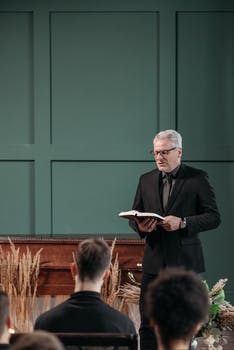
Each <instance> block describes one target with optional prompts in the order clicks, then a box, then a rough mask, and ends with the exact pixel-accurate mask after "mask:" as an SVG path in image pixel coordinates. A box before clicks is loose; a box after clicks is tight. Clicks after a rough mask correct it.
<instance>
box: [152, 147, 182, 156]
mask: <svg viewBox="0 0 234 350" xmlns="http://www.w3.org/2000/svg"><path fill="white" fill-rule="evenodd" d="M176 148H177V147H172V148H170V149H164V150H162V151H151V152H150V153H152V154H153V155H154V157H157V156H159V154H160V156H162V157H165V156H168V154H169V152H171V151H174V150H175V149H176Z"/></svg>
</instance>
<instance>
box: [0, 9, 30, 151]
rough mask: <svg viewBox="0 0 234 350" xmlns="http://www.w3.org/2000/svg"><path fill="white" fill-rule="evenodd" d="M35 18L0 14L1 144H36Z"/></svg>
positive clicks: (26, 13)
mask: <svg viewBox="0 0 234 350" xmlns="http://www.w3.org/2000/svg"><path fill="white" fill-rule="evenodd" d="M32 33H33V15H32V13H31V12H0V51H1V54H0V77H1V79H0V115H1V127H0V143H3V144H11V143H18V144H22V143H27V144H30V143H33V142H34V110H33V108H34V104H33V93H34V90H33V89H34V87H33V40H32Z"/></svg>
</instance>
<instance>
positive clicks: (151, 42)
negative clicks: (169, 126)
mask: <svg viewBox="0 0 234 350" xmlns="http://www.w3.org/2000/svg"><path fill="white" fill-rule="evenodd" d="M157 22H158V20H157V14H155V13H116V14H115V13H109V12H108V13H53V14H52V19H51V32H52V35H51V47H52V59H51V69H52V142H53V143H54V144H75V145H76V146H77V148H82V149H84V150H85V152H86V154H90V152H91V154H92V158H93V159H102V158H103V155H104V154H105V152H106V151H105V150H106V148H107V147H108V148H111V149H112V150H113V149H116V150H117V154H118V156H119V157H121V155H122V154H124V153H125V152H127V153H128V152H129V150H131V151H132V150H134V151H133V152H132V153H135V154H138V156H139V157H144V156H145V154H144V153H145V152H146V149H147V147H148V140H149V139H151V138H152V131H153V132H154V131H155V130H156V128H157V105H158V100H157V96H158V92H157V81H158V73H157V70H158V62H157V48H158V39H157V36H158V30H157V26H158V23H157ZM64 67H66V68H65V69H64Z"/></svg>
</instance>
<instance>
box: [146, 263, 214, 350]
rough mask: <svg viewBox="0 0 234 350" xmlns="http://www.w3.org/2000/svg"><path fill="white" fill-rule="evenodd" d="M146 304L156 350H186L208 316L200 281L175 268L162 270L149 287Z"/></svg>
mask: <svg viewBox="0 0 234 350" xmlns="http://www.w3.org/2000/svg"><path fill="white" fill-rule="evenodd" d="M146 302H147V310H148V315H149V317H150V320H151V324H152V326H153V328H154V331H155V334H156V337H157V342H158V350H178V349H179V350H189V348H190V343H191V340H192V338H193V336H194V335H196V334H197V332H198V331H199V329H200V327H201V326H202V324H203V323H204V322H206V321H207V319H208V314H209V298H208V292H207V290H206V287H205V286H204V284H203V282H202V281H201V279H200V277H199V276H198V275H197V274H196V273H195V272H192V271H185V270H183V269H178V268H177V269H173V268H171V269H165V270H162V271H161V273H160V275H159V277H158V278H157V279H156V280H154V281H153V282H152V283H151V284H150V285H149V287H148V291H147V295H146Z"/></svg>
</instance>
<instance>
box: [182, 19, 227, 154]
mask: <svg viewBox="0 0 234 350" xmlns="http://www.w3.org/2000/svg"><path fill="white" fill-rule="evenodd" d="M233 33H234V12H229V13H228V12H214V13H213V12H195V13H190V12H188V13H179V14H178V18H177V123H178V129H179V130H180V131H181V132H182V134H183V135H184V141H185V144H186V145H187V147H186V149H185V151H184V155H185V158H186V159H194V158H195V159H200V160H206V159H208V160H218V159H219V160H223V159H225V160H233V158H234V147H233V132H234V124H233V123H232V119H233V97H234V96H233V95H234V89H233V86H234V64H233V63H234V49H233V47H234V36H233ZM194 145H196V147H194Z"/></svg>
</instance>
